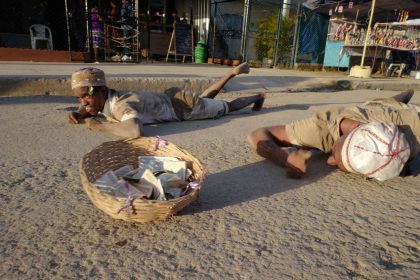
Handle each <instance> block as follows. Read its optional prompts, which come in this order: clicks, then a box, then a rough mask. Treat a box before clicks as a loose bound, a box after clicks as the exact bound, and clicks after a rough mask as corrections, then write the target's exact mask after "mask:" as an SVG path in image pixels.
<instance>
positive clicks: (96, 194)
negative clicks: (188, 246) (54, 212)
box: [80, 137, 205, 223]
mask: <svg viewBox="0 0 420 280" xmlns="http://www.w3.org/2000/svg"><path fill="white" fill-rule="evenodd" d="M155 143H156V138H152V137H142V138H135V139H128V140H119V141H112V142H106V143H103V144H101V145H100V146H98V147H96V148H95V149H93V150H92V151H90V152H89V153H87V154H86V155H85V156H84V157H83V159H82V161H81V162H80V177H81V179H82V184H83V189H84V190H85V192H86V193H87V194H88V196H89V198H90V199H91V200H92V202H93V204H94V205H95V206H96V207H98V208H99V209H101V210H102V211H104V212H105V213H107V214H108V215H110V216H111V217H113V218H115V219H121V220H125V221H129V222H139V223H143V222H149V221H153V220H164V219H166V218H168V217H171V216H173V215H175V214H176V213H177V212H178V211H180V210H181V209H183V208H184V207H186V206H187V205H188V204H190V203H191V202H192V201H194V200H195V199H196V198H197V197H198V193H199V188H195V189H192V190H191V191H190V192H188V193H187V194H186V195H184V196H182V197H179V198H176V199H171V200H166V201H156V200H146V199H134V201H133V202H132V204H131V206H132V209H133V213H132V214H128V213H127V212H126V211H119V212H118V209H120V208H121V207H124V205H125V204H126V202H127V200H126V199H125V198H117V197H114V196H112V195H109V194H107V193H105V192H102V191H100V190H99V189H98V188H97V187H96V186H95V185H93V184H92V182H95V181H96V179H98V178H99V177H100V176H102V175H103V174H104V173H106V172H107V171H109V170H116V169H118V168H120V167H122V166H124V165H127V164H131V165H133V166H138V156H141V155H151V156H171V157H176V158H178V159H180V160H184V161H186V162H187V167H188V168H189V169H190V170H191V171H192V173H193V174H192V179H193V180H194V181H195V182H197V183H199V185H202V183H203V181H204V176H205V175H204V170H203V167H202V165H201V163H200V162H199V161H198V160H197V159H196V158H195V157H194V156H192V155H191V154H190V153H188V152H187V151H184V150H182V149H181V148H179V147H177V146H176V145H174V144H172V143H168V145H167V146H165V147H161V148H159V149H157V150H156V151H155V150H154V147H155Z"/></svg>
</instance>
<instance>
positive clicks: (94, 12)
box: [90, 2, 104, 62]
mask: <svg viewBox="0 0 420 280" xmlns="http://www.w3.org/2000/svg"><path fill="white" fill-rule="evenodd" d="M90 20H91V27H92V43H93V55H94V60H95V62H99V61H100V60H102V51H103V48H104V28H103V26H102V17H101V15H100V13H99V9H98V3H96V2H95V3H93V5H92V9H91V10H90Z"/></svg>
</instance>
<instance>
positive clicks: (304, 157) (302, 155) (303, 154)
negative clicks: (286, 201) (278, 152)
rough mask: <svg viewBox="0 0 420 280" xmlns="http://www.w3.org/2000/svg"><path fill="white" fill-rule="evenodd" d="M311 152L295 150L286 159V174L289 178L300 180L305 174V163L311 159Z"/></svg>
mask: <svg viewBox="0 0 420 280" xmlns="http://www.w3.org/2000/svg"><path fill="white" fill-rule="evenodd" d="M311 156H312V152H311V151H307V150H297V151H295V152H292V153H290V154H289V156H288V157H287V162H286V172H287V175H288V176H289V177H291V178H302V177H303V176H304V175H305V174H306V169H307V162H308V160H309V159H310V158H311Z"/></svg>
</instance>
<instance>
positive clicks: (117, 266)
mask: <svg viewBox="0 0 420 280" xmlns="http://www.w3.org/2000/svg"><path fill="white" fill-rule="evenodd" d="M238 94H239V93H235V94H227V93H225V94H222V95H221V98H225V99H231V98H233V97H235V96H237V95H238ZM393 94H395V92H391V91H351V92H350V91H348V92H345V91H344V92H335V93H319V92H318V93H271V94H269V96H268V99H267V102H266V105H267V108H266V109H264V110H263V111H261V112H259V113H252V112H251V110H250V109H246V110H243V111H241V112H239V113H237V114H232V115H230V116H227V117H223V118H221V119H218V120H205V121H194V122H183V123H167V124H160V125H154V126H147V127H146V133H147V134H148V135H150V136H154V135H160V136H162V137H164V138H166V139H168V140H170V141H172V142H174V143H175V144H177V145H179V146H181V147H183V148H185V149H187V150H189V151H190V152H191V153H193V154H194V155H195V156H196V157H197V158H199V159H200V160H201V162H202V163H203V165H204V167H205V169H206V172H207V177H206V181H205V184H204V186H203V188H202V191H201V195H200V199H199V200H198V201H197V202H195V203H193V204H192V205H190V206H189V207H187V208H186V209H185V210H183V211H182V212H181V213H180V214H179V215H177V216H175V217H173V218H172V219H170V220H167V221H164V222H152V223H148V224H129V223H126V222H123V221H117V220H113V219H112V218H109V217H108V216H107V215H105V214H104V213H103V212H101V211H100V210H98V209H97V208H95V207H94V206H93V204H92V203H91V202H90V200H89V198H88V197H87V195H86V194H85V193H84V191H83V189H82V185H81V182H80V178H79V174H78V163H79V161H80V159H81V158H82V156H83V155H84V154H85V153H87V152H88V151H90V150H91V149H92V148H94V147H95V146H97V145H99V144H100V143H102V142H104V141H109V140H113V139H116V138H114V137H111V136H107V135H102V134H97V133H93V132H90V131H88V130H87V129H86V128H85V127H83V126H71V125H68V124H67V123H66V118H65V116H66V114H67V113H68V112H69V110H72V109H74V108H75V106H76V104H75V100H74V99H72V98H69V97H58V96H27V97H21V96H16V97H1V98H0V119H1V122H0V131H1V137H0V146H1V149H0V158H1V160H0V167H1V169H0V203H1V212H0V244H1V245H0V246H1V247H0V259H1V261H0V278H1V279H418V277H419V275H420V206H419V200H420V178H419V177H413V176H412V177H405V178H396V179H393V180H390V181H387V182H384V183H380V182H377V181H369V180H365V179H363V178H361V177H359V176H357V175H352V174H344V173H342V172H340V171H338V170H335V169H333V168H331V167H328V166H327V165H326V163H325V161H326V156H324V155H322V154H316V155H315V156H314V159H313V160H312V162H311V164H310V166H309V174H308V176H307V177H306V178H305V179H302V180H293V179H288V178H287V177H286V176H285V173H284V172H283V170H282V169H281V168H279V167H277V166H275V165H274V164H272V163H270V162H268V161H266V160H263V159H262V158H260V157H259V156H257V155H256V154H254V153H253V152H252V151H251V150H250V148H249V147H248V146H247V145H246V143H245V136H246V135H247V133H249V132H250V131H252V130H253V129H255V128H257V127H260V126H268V125H275V124H285V123H287V122H289V121H292V120H295V119H299V118H303V117H306V116H309V115H310V114H311V112H313V111H315V110H318V109H321V108H328V107H331V106H336V105H342V104H354V103H357V102H362V101H365V100H368V99H371V98H374V97H379V96H391V95H393ZM414 100H415V101H417V102H418V103H420V93H419V94H417V96H415V97H414ZM415 165H416V166H417V167H418V166H420V165H419V161H418V160H417V161H416V163H415Z"/></svg>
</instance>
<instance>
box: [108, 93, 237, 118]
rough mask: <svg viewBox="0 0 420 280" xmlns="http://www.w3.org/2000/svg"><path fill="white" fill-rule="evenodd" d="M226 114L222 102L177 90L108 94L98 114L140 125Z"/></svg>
mask: <svg viewBox="0 0 420 280" xmlns="http://www.w3.org/2000/svg"><path fill="white" fill-rule="evenodd" d="M228 112H229V108H228V105H227V102H226V101H223V100H214V99H210V98H201V97H199V96H198V95H197V94H195V93H188V92H184V91H181V90H179V89H178V88H170V89H168V90H166V91H165V92H164V93H132V92H129V93H126V94H122V93H119V92H117V91H114V90H110V91H109V93H108V99H107V101H106V102H105V106H104V109H103V110H102V114H104V115H105V117H106V118H107V119H108V120H109V121H116V122H120V121H125V120H128V119H131V118H137V119H139V120H140V122H141V123H142V124H152V123H160V122H169V121H183V120H199V119H209V118H218V117H221V116H223V115H225V114H227V113H228Z"/></svg>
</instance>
